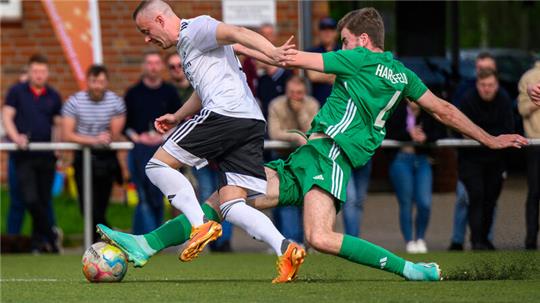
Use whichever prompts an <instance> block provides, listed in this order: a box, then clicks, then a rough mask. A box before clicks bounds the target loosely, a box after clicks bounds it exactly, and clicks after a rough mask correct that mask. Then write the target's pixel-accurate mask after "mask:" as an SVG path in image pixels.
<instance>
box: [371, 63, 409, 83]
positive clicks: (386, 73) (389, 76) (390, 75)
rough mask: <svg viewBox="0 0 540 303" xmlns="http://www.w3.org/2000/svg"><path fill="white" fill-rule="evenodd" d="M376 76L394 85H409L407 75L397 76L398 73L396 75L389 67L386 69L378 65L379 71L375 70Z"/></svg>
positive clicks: (399, 74) (400, 74)
mask: <svg viewBox="0 0 540 303" xmlns="http://www.w3.org/2000/svg"><path fill="white" fill-rule="evenodd" d="M375 75H376V76H379V77H381V78H384V79H386V80H388V81H390V82H392V84H397V83H403V84H407V83H409V82H408V81H407V75H405V73H397V74H396V73H394V71H393V70H391V69H389V68H388V67H386V66H384V65H382V64H379V65H377V69H376V70H375Z"/></svg>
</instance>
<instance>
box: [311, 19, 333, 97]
mask: <svg viewBox="0 0 540 303" xmlns="http://www.w3.org/2000/svg"><path fill="white" fill-rule="evenodd" d="M336 27H337V23H336V20H334V19H332V18H330V17H326V18H323V19H321V20H320V21H319V45H317V46H315V47H312V48H310V49H308V50H307V51H308V52H314V53H326V52H331V51H337V50H339V49H340V48H341V47H340V46H339V44H338V43H337V37H338V32H337V30H336ZM307 77H308V79H309V81H311V84H312V93H313V97H315V98H316V99H317V100H319V103H320V105H321V106H323V105H324V103H325V102H326V98H328V96H330V92H331V91H332V85H333V84H334V79H335V78H336V77H335V76H334V75H330V74H324V73H319V72H316V71H311V70H309V71H307Z"/></svg>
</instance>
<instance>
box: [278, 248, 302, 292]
mask: <svg viewBox="0 0 540 303" xmlns="http://www.w3.org/2000/svg"><path fill="white" fill-rule="evenodd" d="M305 257H306V250H305V249H304V248H303V247H302V246H300V245H299V244H298V243H295V242H292V241H291V242H289V245H288V246H287V250H286V251H285V253H284V254H283V255H282V256H280V257H279V258H278V261H277V264H276V265H277V270H278V276H277V277H276V278H275V279H274V280H272V283H275V284H276V283H287V282H291V281H293V280H294V279H296V275H297V274H298V270H299V269H300V265H302V263H304V258H305Z"/></svg>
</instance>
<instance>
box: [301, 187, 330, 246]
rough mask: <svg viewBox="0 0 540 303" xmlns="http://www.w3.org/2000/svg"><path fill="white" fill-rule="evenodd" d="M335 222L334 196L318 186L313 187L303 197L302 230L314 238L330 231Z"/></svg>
mask: <svg viewBox="0 0 540 303" xmlns="http://www.w3.org/2000/svg"><path fill="white" fill-rule="evenodd" d="M335 222H336V207H335V204H334V197H333V196H332V195H331V194H329V193H327V192H326V191H324V190H322V189H321V188H319V187H316V186H315V187H313V188H312V189H311V190H309V191H308V193H307V194H306V196H305V197H304V232H305V234H306V237H308V240H309V238H315V237H316V235H323V234H328V233H331V232H332V229H333V227H334V223H335Z"/></svg>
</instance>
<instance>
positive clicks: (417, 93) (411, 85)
mask: <svg viewBox="0 0 540 303" xmlns="http://www.w3.org/2000/svg"><path fill="white" fill-rule="evenodd" d="M405 74H406V75H407V85H406V86H405V89H404V91H403V92H404V96H405V97H407V98H409V99H410V100H411V101H416V100H418V99H419V98H420V97H422V95H423V94H424V93H425V92H426V91H427V90H428V88H427V87H426V85H425V84H424V82H422V80H420V78H418V76H417V75H416V74H415V73H414V72H413V71H411V70H410V69H408V68H405Z"/></svg>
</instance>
